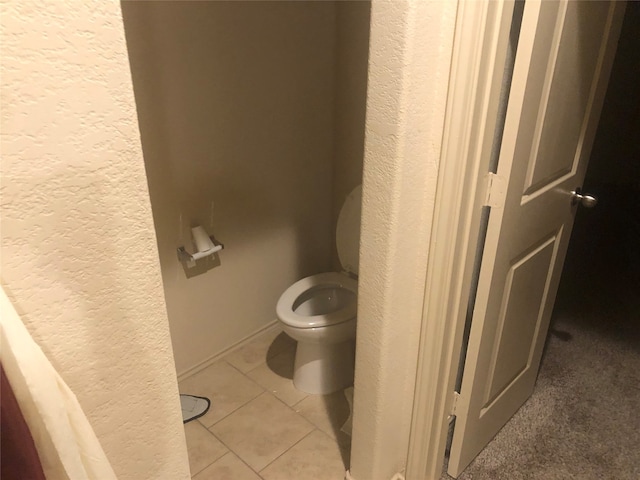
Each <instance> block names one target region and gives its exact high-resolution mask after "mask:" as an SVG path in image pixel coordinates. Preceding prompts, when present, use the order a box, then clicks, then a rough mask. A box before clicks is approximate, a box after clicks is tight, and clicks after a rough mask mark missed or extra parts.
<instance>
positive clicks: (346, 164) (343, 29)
mask: <svg viewBox="0 0 640 480" xmlns="http://www.w3.org/2000/svg"><path fill="white" fill-rule="evenodd" d="M370 10H371V3H370V2H366V1H362V0H356V1H339V2H336V59H335V117H334V125H333V130H334V158H333V215H332V224H331V226H332V232H333V236H332V238H331V240H332V243H331V245H332V251H333V257H332V259H333V269H334V270H336V271H340V270H341V269H342V266H341V265H340V261H339V259H338V255H337V250H336V247H335V240H334V239H335V228H336V223H337V221H338V215H339V214H340V209H341V208H342V205H343V204H344V201H345V199H346V197H347V195H349V193H350V192H351V191H352V190H353V189H354V188H355V187H356V186H357V185H360V184H361V183H362V161H363V158H364V122H365V111H366V106H367V67H368V65H369V22H370Z"/></svg>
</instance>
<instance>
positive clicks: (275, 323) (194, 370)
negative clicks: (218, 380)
mask: <svg viewBox="0 0 640 480" xmlns="http://www.w3.org/2000/svg"><path fill="white" fill-rule="evenodd" d="M278 328H280V327H279V325H278V320H272V321H271V322H269V323H267V324H266V325H265V326H264V327H262V328H260V329H259V330H257V331H255V332H253V333H252V334H250V335H248V336H246V337H244V338H243V339H242V340H240V341H238V342H236V343H234V344H233V345H231V346H230V347H227V348H225V349H223V350H221V351H219V352H217V353H214V354H213V355H212V356H210V357H209V358H207V359H205V360H203V361H202V362H200V363H198V364H196V365H194V366H193V367H190V368H188V369H186V370H184V371H183V372H180V373H179V374H178V382H181V381H182V380H184V379H186V378H188V377H190V376H191V375H194V374H196V373H198V372H199V371H200V370H204V369H205V368H207V367H208V366H210V365H212V364H214V363H215V362H217V361H218V360H220V359H221V358H222V357H224V356H226V355H228V354H229V353H231V352H233V351H234V350H238V349H239V348H242V347H244V346H245V345H246V344H248V343H250V342H251V341H252V340H253V339H254V338H256V337H258V336H260V335H262V334H263V333H265V332H267V331H269V330H271V329H278Z"/></svg>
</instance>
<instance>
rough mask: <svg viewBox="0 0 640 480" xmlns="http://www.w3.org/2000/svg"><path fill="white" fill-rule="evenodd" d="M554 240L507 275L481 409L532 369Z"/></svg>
mask: <svg viewBox="0 0 640 480" xmlns="http://www.w3.org/2000/svg"><path fill="white" fill-rule="evenodd" d="M557 239H558V236H553V237H551V238H547V239H545V240H544V241H543V242H542V243H541V244H538V245H537V246H535V248H534V249H533V250H532V251H529V252H527V253H526V254H525V255H523V256H522V257H521V258H519V259H516V260H515V261H514V262H513V264H512V266H511V267H510V269H509V271H508V272H507V280H506V285H505V290H504V295H503V301H502V309H501V312H500V314H499V316H498V319H499V320H498V322H499V326H498V328H497V334H496V338H495V340H494V347H493V350H494V354H493V355H492V357H493V358H492V368H491V370H490V374H489V378H490V379H491V382H490V383H489V384H487V385H488V389H487V390H488V391H487V395H486V400H485V402H484V406H483V409H486V408H488V407H489V406H490V404H491V403H493V401H494V400H495V399H496V398H497V397H498V396H499V395H500V394H501V393H502V392H504V391H506V390H507V389H508V387H509V386H510V385H511V384H512V383H513V382H514V381H517V379H518V378H519V377H520V376H521V375H522V374H524V373H526V371H527V369H528V368H530V367H531V359H532V356H533V349H532V348H531V347H532V345H535V344H536V342H535V340H536V334H537V333H538V332H539V330H540V328H539V327H540V320H541V318H542V313H543V307H544V299H545V294H546V292H547V291H548V287H549V280H550V278H551V272H552V267H553V260H554V257H555V255H554V254H555V250H556V248H555V247H556V243H557V242H556V240H557ZM482 414H483V412H482V411H481V412H480V415H481V416H482Z"/></svg>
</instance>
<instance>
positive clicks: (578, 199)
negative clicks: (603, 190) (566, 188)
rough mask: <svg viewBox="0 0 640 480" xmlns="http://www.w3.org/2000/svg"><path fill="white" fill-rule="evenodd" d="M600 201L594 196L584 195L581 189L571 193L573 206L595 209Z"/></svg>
mask: <svg viewBox="0 0 640 480" xmlns="http://www.w3.org/2000/svg"><path fill="white" fill-rule="evenodd" d="M597 203H598V199H597V198H596V197H594V196H593V195H587V194H583V193H582V189H581V188H580V187H578V188H576V189H575V190H574V191H573V192H571V205H577V204H580V205H582V206H583V207H586V208H593V207H595V206H596V205H597Z"/></svg>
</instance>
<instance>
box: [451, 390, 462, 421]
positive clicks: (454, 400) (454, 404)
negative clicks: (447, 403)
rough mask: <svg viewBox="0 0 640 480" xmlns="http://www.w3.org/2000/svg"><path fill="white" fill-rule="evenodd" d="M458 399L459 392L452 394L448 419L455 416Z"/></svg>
mask: <svg viewBox="0 0 640 480" xmlns="http://www.w3.org/2000/svg"><path fill="white" fill-rule="evenodd" d="M459 398H460V392H456V391H454V392H453V398H452V399H451V410H450V411H449V416H450V417H455V416H456V409H457V408H458V399H459Z"/></svg>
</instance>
